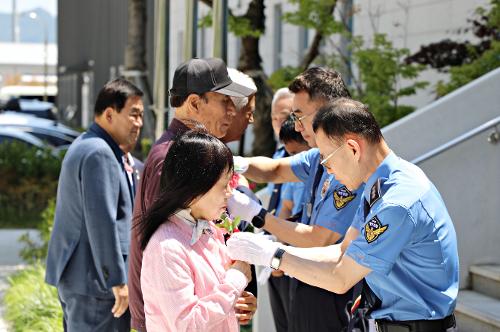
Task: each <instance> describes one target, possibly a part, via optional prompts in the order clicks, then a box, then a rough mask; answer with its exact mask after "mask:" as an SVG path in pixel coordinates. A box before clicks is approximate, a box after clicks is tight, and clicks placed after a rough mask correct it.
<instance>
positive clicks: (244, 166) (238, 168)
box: [233, 156, 248, 174]
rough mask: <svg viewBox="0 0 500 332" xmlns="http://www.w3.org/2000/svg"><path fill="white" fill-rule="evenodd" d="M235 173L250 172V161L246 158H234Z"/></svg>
mask: <svg viewBox="0 0 500 332" xmlns="http://www.w3.org/2000/svg"><path fill="white" fill-rule="evenodd" d="M233 163H234V171H235V173H238V174H243V173H245V172H246V171H247V170H248V160H247V159H246V158H244V157H240V156H234V157H233Z"/></svg>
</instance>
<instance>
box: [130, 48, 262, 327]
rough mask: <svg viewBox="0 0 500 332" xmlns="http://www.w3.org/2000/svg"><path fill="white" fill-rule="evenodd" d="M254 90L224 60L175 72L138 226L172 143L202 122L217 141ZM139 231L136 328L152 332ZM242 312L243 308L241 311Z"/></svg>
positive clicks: (133, 305) (133, 256)
mask: <svg viewBox="0 0 500 332" xmlns="http://www.w3.org/2000/svg"><path fill="white" fill-rule="evenodd" d="M253 92H254V91H253V90H252V89H249V88H248V87H246V86H245V85H242V84H238V83H237V82H233V81H232V80H231V79H230V78H229V75H228V72H227V67H226V64H225V63H224V61H222V60H221V59H217V58H212V59H191V60H188V61H186V62H184V63H182V64H181V65H180V66H179V67H177V69H176V70H175V74H174V80H173V86H172V89H171V90H170V105H171V106H172V107H174V108H175V117H174V119H172V122H171V123H170V125H169V127H168V129H167V130H166V131H165V133H164V134H163V135H162V136H161V137H160V138H159V139H158V140H157V141H156V143H155V144H154V146H153V148H152V149H151V152H150V153H149V155H148V158H147V160H146V162H145V164H144V173H143V176H142V179H141V182H140V184H139V188H138V191H137V195H136V199H135V203H134V219H133V220H134V223H136V222H138V220H140V218H141V216H142V215H143V213H144V212H145V211H146V210H147V209H148V208H149V207H150V206H151V204H152V203H153V201H154V199H155V197H156V195H157V193H158V191H159V183H160V176H161V171H162V167H163V161H164V159H165V156H166V155H167V152H168V149H169V147H170V142H171V140H172V139H173V138H174V137H175V136H176V135H177V134H180V133H183V132H185V131H187V130H189V126H192V124H193V123H196V122H197V123H200V124H201V125H203V126H205V127H206V128H207V130H208V131H209V132H210V133H211V134H212V135H214V136H216V137H218V138H221V137H223V136H224V135H225V134H226V132H227V130H228V128H229V126H230V125H231V121H232V119H233V117H234V116H235V114H236V113H235V112H236V110H235V107H234V104H233V102H232V101H231V99H230V97H247V96H249V95H250V94H252V93H253ZM140 238H141V237H140V234H139V233H138V229H137V227H133V228H132V236H131V241H130V251H129V252H130V255H129V278H128V287H129V301H130V314H131V316H132V322H131V323H132V324H131V325H132V328H134V329H136V330H137V331H140V332H142V331H146V325H145V318H144V301H143V298H142V292H141V265H142V251H141V250H140ZM238 302H243V303H240V304H236V306H242V305H243V306H244V305H245V302H246V304H249V305H250V307H255V303H256V299H255V297H253V296H246V297H244V298H243V299H242V300H241V301H238ZM237 308H238V307H237Z"/></svg>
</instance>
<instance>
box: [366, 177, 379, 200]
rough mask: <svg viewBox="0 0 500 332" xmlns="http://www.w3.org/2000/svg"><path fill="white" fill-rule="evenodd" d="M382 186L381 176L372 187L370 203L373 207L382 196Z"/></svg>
mask: <svg viewBox="0 0 500 332" xmlns="http://www.w3.org/2000/svg"><path fill="white" fill-rule="evenodd" d="M380 186H381V181H380V178H378V179H377V181H375V183H374V184H373V186H372V187H371V189H370V201H369V202H368V204H370V207H372V206H373V204H375V202H376V201H378V200H379V199H380V197H382V194H381V192H380Z"/></svg>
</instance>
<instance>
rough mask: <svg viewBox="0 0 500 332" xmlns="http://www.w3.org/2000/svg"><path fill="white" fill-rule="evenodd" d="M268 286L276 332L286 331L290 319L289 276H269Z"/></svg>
mask: <svg viewBox="0 0 500 332" xmlns="http://www.w3.org/2000/svg"><path fill="white" fill-rule="evenodd" d="M268 288H269V301H270V303H271V310H272V312H273V317H274V326H275V327H276V332H287V331H288V320H289V319H290V296H289V292H290V278H289V277H287V276H285V275H283V276H281V277H273V276H270V277H269V281H268Z"/></svg>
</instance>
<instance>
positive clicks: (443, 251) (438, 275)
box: [346, 152, 459, 321]
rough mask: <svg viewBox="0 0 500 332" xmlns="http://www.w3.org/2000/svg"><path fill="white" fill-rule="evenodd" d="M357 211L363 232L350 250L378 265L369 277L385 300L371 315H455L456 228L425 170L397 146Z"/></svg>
mask: <svg viewBox="0 0 500 332" xmlns="http://www.w3.org/2000/svg"><path fill="white" fill-rule="evenodd" d="M365 202H366V203H365ZM361 210H362V211H361ZM357 215H358V217H359V218H358V220H357V222H356V224H355V225H353V227H358V229H359V231H360V234H361V236H359V237H358V238H356V239H355V240H354V241H353V242H352V243H351V245H350V246H349V248H348V249H347V252H346V255H348V256H349V257H351V258H352V259H354V261H356V262H357V263H359V264H361V265H363V266H366V267H369V268H370V269H371V270H372V271H373V272H372V273H370V274H369V275H367V276H366V278H365V279H366V282H367V284H368V286H369V287H370V289H371V291H372V292H373V293H374V294H375V295H376V296H377V297H378V299H379V300H380V301H381V305H380V307H378V308H376V309H375V310H374V311H373V312H372V313H371V317H372V318H374V319H377V320H382V319H384V320H388V321H410V320H422V319H425V320H435V319H441V318H444V317H447V316H450V315H451V314H452V313H453V309H454V308H455V301H456V297H457V294H458V271H459V269H458V255H457V243H456V234H455V230H454V228H453V224H452V221H451V218H450V216H449V214H448V212H447V210H446V207H445V205H444V202H443V200H442V198H441V196H440V195H439V192H438V191H437V189H436V187H434V185H433V184H432V183H431V182H430V181H429V179H428V178H427V177H426V176H425V174H424V173H423V172H422V170H421V169H420V168H418V167H417V166H415V165H413V164H411V163H409V162H407V161H405V160H403V159H401V158H399V157H397V156H396V155H395V154H394V153H392V152H391V153H390V154H389V155H388V156H387V157H386V158H385V159H384V161H383V162H382V164H380V166H379V167H378V168H377V170H376V171H375V173H373V174H372V176H371V177H370V178H369V180H368V181H367V185H366V187H365V190H364V192H363V204H362V206H360V212H359V213H358V214H357Z"/></svg>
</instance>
